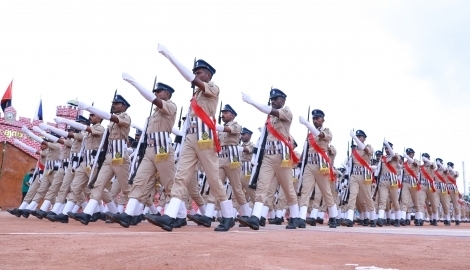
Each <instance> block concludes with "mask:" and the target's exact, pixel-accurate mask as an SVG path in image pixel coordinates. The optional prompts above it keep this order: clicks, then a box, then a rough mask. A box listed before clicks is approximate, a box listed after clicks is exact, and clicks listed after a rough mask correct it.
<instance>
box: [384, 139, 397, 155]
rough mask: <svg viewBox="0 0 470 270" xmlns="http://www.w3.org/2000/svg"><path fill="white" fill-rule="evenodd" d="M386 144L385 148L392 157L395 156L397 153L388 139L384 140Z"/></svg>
mask: <svg viewBox="0 0 470 270" xmlns="http://www.w3.org/2000/svg"><path fill="white" fill-rule="evenodd" d="M384 144H385V146H386V147H387V149H388V151H389V152H390V155H391V156H394V155H395V152H393V149H392V147H391V146H390V144H389V143H388V141H387V140H386V139H384Z"/></svg>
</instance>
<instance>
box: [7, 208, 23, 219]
mask: <svg viewBox="0 0 470 270" xmlns="http://www.w3.org/2000/svg"><path fill="white" fill-rule="evenodd" d="M19 210H20V209H18V208H14V209H8V210H7V212H8V213H10V214H12V215H14V216H16V217H18V218H19V217H21V212H20V211H19Z"/></svg>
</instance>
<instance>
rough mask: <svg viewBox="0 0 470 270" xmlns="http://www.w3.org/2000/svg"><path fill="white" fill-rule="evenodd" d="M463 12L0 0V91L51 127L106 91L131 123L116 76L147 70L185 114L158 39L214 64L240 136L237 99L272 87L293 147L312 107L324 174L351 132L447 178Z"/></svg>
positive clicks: (252, 112) (447, 7) (134, 101)
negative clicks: (407, 154) (64, 111)
mask: <svg viewBox="0 0 470 270" xmlns="http://www.w3.org/2000/svg"><path fill="white" fill-rule="evenodd" d="M468 14H470V2H468V1H292V0H291V1H236V2H230V5H229V4H228V2H225V1H203V2H200V1H199V2H198V1H184V2H182V1H74V2H71V1H3V0H2V1H0V40H1V42H0V92H1V91H4V89H6V88H7V86H8V84H9V83H10V81H11V79H12V78H14V86H13V106H14V107H15V108H16V110H17V111H18V114H19V115H21V116H25V117H32V116H33V115H34V113H35V112H34V110H35V109H36V108H37V104H38V102H39V98H40V96H42V100H43V109H44V116H45V120H46V121H52V120H53V118H54V115H55V107H56V106H57V105H64V104H65V103H66V102H67V101H68V100H70V99H74V98H79V100H82V101H85V102H88V103H91V102H94V103H95V106H97V107H99V108H102V109H104V110H108V109H109V107H110V102H111V99H112V97H113V94H114V90H115V89H116V88H117V89H118V93H119V94H121V95H123V96H124V97H125V98H126V99H127V100H128V101H129V102H130V103H131V107H130V108H129V110H128V113H129V114H130V116H131V118H132V120H133V121H136V122H137V123H139V125H143V123H144V121H145V117H146V116H147V115H148V112H149V109H150V108H149V107H150V104H149V102H147V101H146V100H145V99H144V98H143V97H141V96H140V95H139V93H138V92H137V91H136V90H135V89H134V88H133V87H131V86H130V85H129V84H127V83H126V82H124V81H122V79H121V73H122V72H123V71H126V72H129V73H130V74H131V75H133V76H134V77H135V78H136V79H137V80H138V81H140V82H141V83H142V84H144V85H146V86H148V87H149V89H150V88H151V87H152V84H153V79H154V76H155V75H158V81H160V82H163V83H167V84H169V85H171V86H172V87H174V88H175V89H176V93H175V94H174V95H173V101H174V102H175V103H176V104H177V105H178V106H179V107H180V106H183V107H184V109H183V111H186V110H187V108H188V106H189V99H190V97H191V88H190V84H189V83H188V82H186V81H185V79H184V78H183V77H181V75H180V74H179V73H178V72H177V71H176V69H175V68H174V67H173V66H172V65H171V64H170V62H169V61H168V60H167V59H166V58H165V57H163V56H162V55H160V54H159V53H158V52H157V45H158V43H162V44H165V45H166V46H167V48H168V49H169V50H170V51H171V52H172V53H173V54H174V55H175V56H176V57H177V58H178V59H179V60H180V61H181V62H182V63H184V64H185V65H187V67H191V66H192V64H193V60H194V57H197V58H202V59H204V60H206V61H208V62H209V63H210V64H211V65H213V66H214V67H215V68H216V69H217V73H216V74H215V76H214V78H213V81H214V82H215V83H216V84H217V85H218V86H219V87H220V89H221V94H220V100H221V101H223V103H224V104H226V103H229V104H230V105H232V107H233V108H234V109H235V110H236V111H237V112H238V117H237V120H238V122H239V123H240V124H241V125H243V126H245V127H247V128H249V129H251V130H253V131H256V132H255V134H254V138H253V140H254V141H255V140H256V138H257V137H258V135H259V133H258V132H257V127H259V126H261V125H262V124H263V122H264V120H265V118H266V116H265V115H263V114H262V113H260V112H258V111H257V110H256V109H254V108H253V107H251V106H249V105H247V104H245V103H243V101H242V100H241V93H240V92H241V91H244V92H247V93H249V94H250V95H251V96H252V97H253V98H254V99H256V100H258V101H260V102H263V103H264V102H267V101H268V97H269V90H270V88H271V86H273V87H276V88H279V89H281V90H283V91H284V92H285V93H286V94H287V102H286V105H287V106H289V107H290V108H291V109H292V111H293V113H294V123H293V125H292V128H291V133H292V134H293V136H294V138H295V139H296V141H297V142H298V143H299V145H302V143H303V141H304V139H305V136H306V132H307V130H306V128H305V127H304V126H302V125H300V124H299V122H298V117H299V116H300V115H303V116H304V117H305V116H306V115H307V109H308V106H311V108H312V109H314V108H318V109H322V110H323V111H324V112H325V114H326V122H325V126H327V127H329V128H330V129H331V130H332V132H333V141H332V144H333V145H334V146H336V148H337V149H338V152H339V153H338V157H337V159H336V166H340V164H341V162H342V161H343V160H344V158H345V157H346V150H347V142H348V141H350V137H349V131H350V130H351V129H353V128H354V129H362V130H364V131H365V132H366V133H367V135H368V139H367V141H368V142H369V143H370V144H371V145H372V147H373V148H374V149H379V148H381V143H382V141H383V138H384V137H386V138H387V139H388V140H389V141H390V142H392V143H394V145H395V147H394V148H395V150H396V151H397V152H398V153H400V154H401V153H402V152H403V148H405V147H411V148H413V149H414V150H415V151H416V153H417V154H418V155H419V153H421V152H427V153H429V154H430V155H431V157H432V158H437V157H440V158H442V159H444V161H445V162H447V161H452V162H454V163H455V164H456V169H457V170H458V171H460V172H461V171H462V166H461V164H462V161H467V163H470V159H469V155H468V153H469V151H470V146H469V143H468V135H469V132H470V124H469V122H468V121H466V120H467V118H468V116H469V114H470V107H469V105H468V101H469V97H470V91H469V87H470V79H469V76H468V74H470V50H469V48H470V33H469V32H470V28H469V25H470V16H468ZM0 94H2V95H3V92H1V93H0ZM255 137H256V138H255ZM297 150H299V151H301V149H300V147H299V149H297ZM466 167H467V172H468V171H469V169H470V166H469V165H468V164H467V165H466ZM467 178H468V177H467ZM459 186H460V190H461V191H463V179H462V177H461V178H460V181H459ZM467 186H468V185H467Z"/></svg>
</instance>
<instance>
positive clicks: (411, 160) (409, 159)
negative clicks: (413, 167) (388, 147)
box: [403, 153, 415, 163]
mask: <svg viewBox="0 0 470 270" xmlns="http://www.w3.org/2000/svg"><path fill="white" fill-rule="evenodd" d="M403 157H404V158H406V159H407V160H408V161H409V162H411V163H414V162H415V161H414V160H413V159H412V158H410V157H409V156H408V155H407V154H406V153H403Z"/></svg>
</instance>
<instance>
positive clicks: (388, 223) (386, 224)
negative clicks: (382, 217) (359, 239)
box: [385, 218, 390, 226]
mask: <svg viewBox="0 0 470 270" xmlns="http://www.w3.org/2000/svg"><path fill="white" fill-rule="evenodd" d="M385 226H390V219H389V218H387V221H386V222H385Z"/></svg>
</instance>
